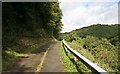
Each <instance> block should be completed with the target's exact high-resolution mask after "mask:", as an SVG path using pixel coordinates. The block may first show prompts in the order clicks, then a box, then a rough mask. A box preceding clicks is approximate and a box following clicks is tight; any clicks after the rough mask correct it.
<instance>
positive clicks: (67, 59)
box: [61, 42, 91, 74]
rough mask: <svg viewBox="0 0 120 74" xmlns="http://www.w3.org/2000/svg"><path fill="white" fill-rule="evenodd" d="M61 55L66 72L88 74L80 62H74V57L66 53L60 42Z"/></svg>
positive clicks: (87, 70) (88, 71)
mask: <svg viewBox="0 0 120 74" xmlns="http://www.w3.org/2000/svg"><path fill="white" fill-rule="evenodd" d="M61 55H62V58H63V62H64V64H65V67H66V71H67V72H80V73H83V74H86V73H90V72H91V70H90V69H88V68H87V67H86V66H85V65H84V64H83V63H82V62H81V61H79V60H77V61H74V56H73V55H72V54H71V53H66V50H65V48H64V47H63V44H62V42H61Z"/></svg>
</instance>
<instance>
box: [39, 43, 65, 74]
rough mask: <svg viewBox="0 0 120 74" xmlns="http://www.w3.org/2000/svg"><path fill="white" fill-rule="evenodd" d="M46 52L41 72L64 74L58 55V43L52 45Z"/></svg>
mask: <svg viewBox="0 0 120 74" xmlns="http://www.w3.org/2000/svg"><path fill="white" fill-rule="evenodd" d="M48 51H49V52H48V54H47V56H46V58H45V61H44V63H43V67H42V69H41V72H65V70H64V69H65V68H64V66H63V63H62V59H61V55H60V42H56V43H54V44H52V45H51V46H50V48H49V50H48Z"/></svg>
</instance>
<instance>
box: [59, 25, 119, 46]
mask: <svg viewBox="0 0 120 74" xmlns="http://www.w3.org/2000/svg"><path fill="white" fill-rule="evenodd" d="M118 26H119V24H113V25H105V24H96V25H91V26H88V27H83V28H80V29H76V30H73V31H71V32H68V33H64V34H63V36H61V37H64V35H65V36H67V35H68V34H72V33H75V34H77V35H78V36H79V37H81V38H86V37H87V36H94V37H97V38H107V39H108V40H110V42H111V43H112V44H114V45H116V44H117V43H118V42H119V39H118V36H119V35H120V33H119V32H118V31H119V29H118ZM61 35H62V34H61Z"/></svg>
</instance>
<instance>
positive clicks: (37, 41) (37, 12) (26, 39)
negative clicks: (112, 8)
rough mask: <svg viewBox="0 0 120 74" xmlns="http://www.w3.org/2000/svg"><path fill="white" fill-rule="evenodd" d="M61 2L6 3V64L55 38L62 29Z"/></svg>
mask: <svg viewBox="0 0 120 74" xmlns="http://www.w3.org/2000/svg"><path fill="white" fill-rule="evenodd" d="M61 18H62V11H61V9H60V8H59V3H58V2H34V3H27V2H26V3H23V2H19V3H17V2H10V3H7V2H4V3H2V20H3V23H2V56H3V57H2V61H3V62H2V63H3V64H2V65H3V66H2V67H3V69H4V68H5V67H7V66H8V64H10V63H11V62H12V60H13V59H17V58H18V57H17V56H18V55H21V54H22V55H24V54H23V53H28V52H30V51H33V50H34V49H37V48H39V47H41V46H42V45H44V44H45V43H47V42H49V41H52V40H54V38H57V37H58V35H59V32H60V31H61V29H62V23H61Z"/></svg>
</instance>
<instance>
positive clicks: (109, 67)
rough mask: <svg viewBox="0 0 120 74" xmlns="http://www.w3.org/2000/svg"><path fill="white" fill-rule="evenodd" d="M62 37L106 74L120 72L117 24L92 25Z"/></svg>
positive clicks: (119, 42) (119, 43)
mask: <svg viewBox="0 0 120 74" xmlns="http://www.w3.org/2000/svg"><path fill="white" fill-rule="evenodd" d="M62 35H63V37H64V39H65V40H66V41H68V44H69V45H70V46H71V47H72V48H73V49H75V50H77V51H78V52H79V53H80V54H82V55H83V56H85V57H86V58H88V59H89V60H91V61H92V62H95V63H97V65H98V66H100V67H101V68H103V69H105V70H106V71H108V72H120V70H119V60H118V59H119V56H120V54H119V50H118V49H119V45H120V41H119V38H118V36H119V35H118V24H115V25H110V26H108V25H101V24H99V25H93V26H89V27H85V28H81V29H77V30H74V31H71V32H69V33H65V34H62ZM61 39H62V38H61ZM86 53H87V54H86ZM88 55H89V56H88Z"/></svg>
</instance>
